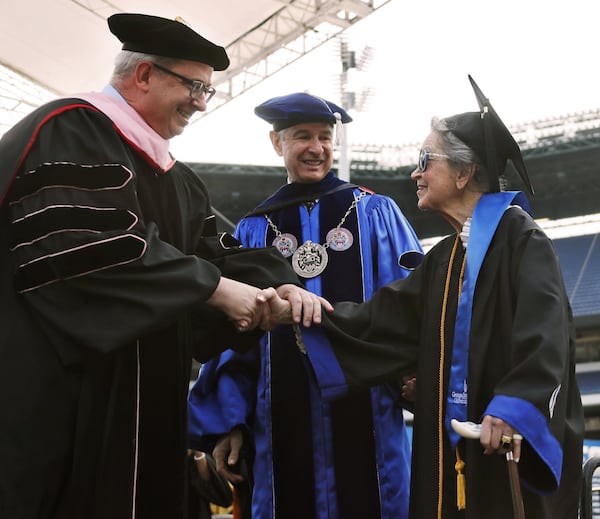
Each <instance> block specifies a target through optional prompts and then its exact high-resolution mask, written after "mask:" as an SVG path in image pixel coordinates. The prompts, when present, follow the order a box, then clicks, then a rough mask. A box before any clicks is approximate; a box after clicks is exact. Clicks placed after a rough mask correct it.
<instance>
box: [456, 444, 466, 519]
mask: <svg viewBox="0 0 600 519" xmlns="http://www.w3.org/2000/svg"><path fill="white" fill-rule="evenodd" d="M464 468H465V462H464V461H463V460H462V459H461V458H460V454H459V452H458V447H456V463H455V464H454V470H456V507H457V508H458V509H459V510H464V509H465V508H467V493H466V483H465V475H464V474H463V469H464Z"/></svg>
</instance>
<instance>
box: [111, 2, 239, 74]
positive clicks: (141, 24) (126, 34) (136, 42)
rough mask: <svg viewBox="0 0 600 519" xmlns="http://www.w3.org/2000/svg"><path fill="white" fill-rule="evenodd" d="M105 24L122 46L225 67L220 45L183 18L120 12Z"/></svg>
mask: <svg viewBox="0 0 600 519" xmlns="http://www.w3.org/2000/svg"><path fill="white" fill-rule="evenodd" d="M108 26H109V28H110V32H112V33H113V34H114V35H115V36H116V37H117V38H119V40H120V41H121V42H122V43H123V50H129V51H133V52H142V53H144V54H153V55H155V56H164V57H167V58H176V59H185V60H190V61H198V62H200V63H205V64H206V65H210V66H211V67H212V68H213V69H214V70H225V69H226V68H227V67H228V66H229V57H228V56H227V52H226V51H225V49H224V48H223V47H220V46H219V45H215V44H214V43H212V42H211V41H208V40H207V39H206V38H203V37H202V36H200V35H199V34H198V33H197V32H195V31H194V30H192V29H191V28H190V27H188V26H187V25H186V24H185V23H184V22H183V21H178V20H169V19H168V18H161V17H159V16H151V15H147V14H134V13H119V14H113V15H112V16H110V17H109V18H108Z"/></svg>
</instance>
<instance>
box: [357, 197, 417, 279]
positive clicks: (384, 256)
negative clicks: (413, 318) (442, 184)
mask: <svg viewBox="0 0 600 519" xmlns="http://www.w3.org/2000/svg"><path fill="white" fill-rule="evenodd" d="M365 215H366V218H367V221H368V225H369V229H370V232H369V237H370V239H371V242H372V243H371V250H372V251H373V254H372V257H373V261H374V263H375V265H374V267H375V268H374V270H373V271H374V272H377V281H376V286H375V287H374V290H377V289H378V288H381V287H382V286H384V285H387V284H388V283H391V282H392V281H395V280H396V279H401V278H404V277H406V276H408V274H410V272H411V271H412V270H414V269H415V268H416V267H417V266H418V265H420V264H421V262H422V261H423V249H422V248H421V244H420V243H419V240H418V238H417V236H416V234H415V232H414V230H413V228H412V227H411V226H410V224H409V223H408V221H407V219H406V217H405V216H404V214H403V213H402V211H401V210H400V208H399V207H398V205H397V204H396V203H395V202H394V201H393V200H392V199H391V198H389V197H386V196H381V195H373V196H372V197H370V198H369V201H368V205H367V207H366V210H365Z"/></svg>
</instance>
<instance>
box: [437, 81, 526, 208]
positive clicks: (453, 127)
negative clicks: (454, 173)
mask: <svg viewBox="0 0 600 519" xmlns="http://www.w3.org/2000/svg"><path fill="white" fill-rule="evenodd" d="M469 81H470V82H471V86H472V87H473V91H474V92H475V97H476V98H477V103H478V104H479V110H480V111H479V112H466V113H463V114H458V115H453V116H451V117H446V118H444V121H445V122H446V124H447V126H448V129H449V130H450V131H451V132H452V133H453V134H454V135H456V136H457V137H458V138H459V139H460V140H461V141H462V142H464V143H465V144H466V145H467V146H469V147H470V148H471V149H472V150H473V151H474V152H475V153H476V154H477V156H478V157H479V158H480V159H481V160H482V161H483V163H484V164H485V166H486V167H487V169H488V172H489V175H490V188H491V189H492V191H499V190H500V183H499V180H498V177H499V176H500V175H502V173H504V170H505V169H506V163H507V160H508V159H510V160H511V161H512V163H513V165H514V166H515V169H516V170H517V173H518V174H519V176H520V177H521V180H522V181H523V183H524V184H525V187H526V188H527V191H528V192H529V194H530V195H532V196H533V194H534V190H533V186H532V184H531V181H530V180H529V176H528V175H527V169H526V168H525V163H524V162H523V157H522V155H521V149H520V148H519V145H518V144H517V141H515V139H514V137H513V136H512V135H511V133H510V131H509V130H508V128H507V127H506V126H505V125H504V123H503V122H502V120H501V119H500V117H499V116H498V114H497V113H496V111H495V110H494V108H493V107H492V105H491V104H490V101H489V99H488V98H487V97H485V95H483V92H482V91H481V89H480V88H479V86H477V83H475V81H474V80H473V78H472V77H471V76H469Z"/></svg>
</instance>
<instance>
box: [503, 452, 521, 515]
mask: <svg viewBox="0 0 600 519" xmlns="http://www.w3.org/2000/svg"><path fill="white" fill-rule="evenodd" d="M506 465H507V467H508V481H509V482H510V496H511V498H512V505H513V515H514V516H515V519H525V509H524V508H523V495H522V494H521V481H520V480H519V464H518V463H517V462H516V461H515V458H514V456H513V453H512V451H508V452H507V453H506Z"/></svg>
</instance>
